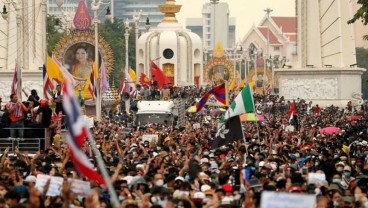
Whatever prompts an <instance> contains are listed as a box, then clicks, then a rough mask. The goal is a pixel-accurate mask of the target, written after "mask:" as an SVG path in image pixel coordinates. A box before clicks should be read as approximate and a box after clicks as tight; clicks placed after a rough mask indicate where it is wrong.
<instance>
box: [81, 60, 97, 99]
mask: <svg viewBox="0 0 368 208" xmlns="http://www.w3.org/2000/svg"><path fill="white" fill-rule="evenodd" d="M92 70H93V75H94V77H95V78H94V80H97V79H98V71H97V67H96V63H95V62H94V63H93V64H92V69H91V72H92ZM90 83H91V76H89V77H88V78H87V81H86V84H85V85H84V89H83V90H84V91H85V92H88V93H90V91H89V85H90ZM94 84H95V85H96V84H97V82H96V81H95V82H94Z"/></svg>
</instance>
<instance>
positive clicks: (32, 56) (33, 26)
mask: <svg viewBox="0 0 368 208" xmlns="http://www.w3.org/2000/svg"><path fill="white" fill-rule="evenodd" d="M5 6H6V8H7V11H8V16H7V18H6V20H4V19H3V18H1V25H2V27H0V96H2V97H3V96H4V97H6V98H8V96H9V95H10V87H11V83H12V79H13V74H14V68H15V65H16V64H17V66H18V69H19V71H21V76H22V80H23V81H22V86H23V88H25V89H26V90H27V91H28V92H29V90H30V89H36V90H37V91H38V93H39V94H40V95H42V86H43V82H42V79H43V78H42V66H43V64H44V63H45V60H46V56H47V54H46V53H47V50H46V48H47V47H46V11H47V0H34V1H28V0H18V1H17V4H16V5H14V4H11V3H9V4H5ZM19 73H20V72H19Z"/></svg>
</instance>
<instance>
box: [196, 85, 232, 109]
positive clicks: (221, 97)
mask: <svg viewBox="0 0 368 208" xmlns="http://www.w3.org/2000/svg"><path fill="white" fill-rule="evenodd" d="M211 96H212V97H211ZM210 98H211V99H215V100H216V101H217V102H219V103H221V104H223V105H227V99H226V87H225V83H223V84H220V85H217V86H216V87H214V88H212V89H211V90H210V91H208V92H206V93H205V94H204V95H203V97H202V99H201V100H200V101H199V102H198V103H197V104H196V108H197V111H196V112H199V111H201V110H202V108H203V106H204V105H205V104H206V103H207V101H208V100H209V99H210Z"/></svg>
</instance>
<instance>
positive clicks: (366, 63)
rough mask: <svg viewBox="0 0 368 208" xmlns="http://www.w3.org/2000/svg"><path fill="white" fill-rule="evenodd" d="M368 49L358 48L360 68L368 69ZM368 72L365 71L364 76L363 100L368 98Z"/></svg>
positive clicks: (357, 57)
mask: <svg viewBox="0 0 368 208" xmlns="http://www.w3.org/2000/svg"><path fill="white" fill-rule="evenodd" d="M367 57H368V49H365V48H356V59H357V64H358V66H359V67H362V68H365V69H368V58H367ZM367 82H368V72H367V71H365V72H364V73H363V75H362V92H363V98H364V99H367V98H368V85H367Z"/></svg>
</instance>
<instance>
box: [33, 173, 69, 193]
mask: <svg viewBox="0 0 368 208" xmlns="http://www.w3.org/2000/svg"><path fill="white" fill-rule="evenodd" d="M48 180H50V186H49V189H47V192H46V196H59V195H60V193H61V188H62V185H63V181H64V178H62V177H55V176H49V175H43V174H38V175H37V179H36V188H37V189H38V191H40V192H41V193H43V188H44V187H45V185H46V183H47V181H48Z"/></svg>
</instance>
